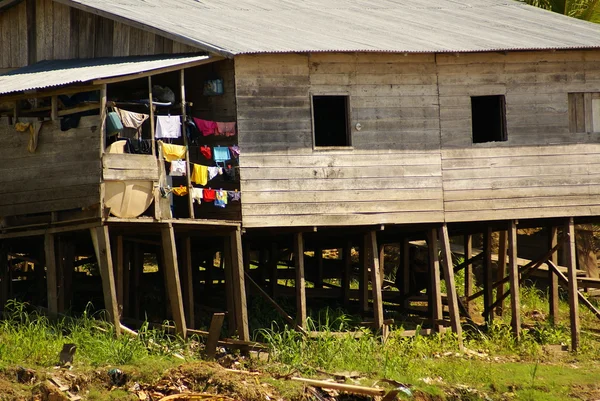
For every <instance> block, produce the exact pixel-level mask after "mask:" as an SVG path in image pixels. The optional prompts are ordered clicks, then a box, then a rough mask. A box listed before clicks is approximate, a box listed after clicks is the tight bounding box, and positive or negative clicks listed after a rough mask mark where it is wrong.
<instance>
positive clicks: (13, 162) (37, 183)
mask: <svg viewBox="0 0 600 401" xmlns="http://www.w3.org/2000/svg"><path fill="white" fill-rule="evenodd" d="M99 135H100V130H99V124H98V117H97V116H95V117H94V116H91V117H83V118H82V119H81V121H80V123H79V127H78V128H76V129H71V130H68V131H64V132H63V131H61V130H60V124H59V123H58V122H51V121H48V122H45V123H44V125H43V127H42V129H41V132H40V134H39V141H38V147H37V150H36V151H35V153H29V152H28V151H27V144H28V142H29V131H27V132H17V131H16V130H15V128H14V127H13V126H10V125H8V124H7V123H6V121H5V120H4V121H1V122H0V142H1V143H2V147H1V148H0V160H2V162H1V163H0V217H1V216H12V215H20V214H28V213H43V212H51V211H59V210H68V209H76V208H86V207H91V206H94V205H97V204H99V202H100V179H101V176H102V164H101V161H100V159H99V158H98V154H99V152H100V149H99V146H100V136H99Z"/></svg>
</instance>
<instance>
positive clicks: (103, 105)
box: [57, 84, 108, 158]
mask: <svg viewBox="0 0 600 401" xmlns="http://www.w3.org/2000/svg"><path fill="white" fill-rule="evenodd" d="M107 97H108V90H107V86H106V84H104V85H102V87H101V88H100V158H102V155H103V154H104V149H105V148H106V101H107ZM57 107H58V106H57ZM57 114H58V112H57Z"/></svg>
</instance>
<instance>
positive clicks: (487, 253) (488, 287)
mask: <svg viewBox="0 0 600 401" xmlns="http://www.w3.org/2000/svg"><path fill="white" fill-rule="evenodd" d="M483 254H484V257H483V291H484V293H483V307H484V316H483V318H484V319H485V321H486V323H487V324H490V323H491V322H492V320H494V311H493V310H491V309H490V305H491V304H492V303H493V302H494V301H493V296H494V290H493V285H494V281H493V277H492V228H491V227H487V229H486V231H485V232H484V233H483Z"/></svg>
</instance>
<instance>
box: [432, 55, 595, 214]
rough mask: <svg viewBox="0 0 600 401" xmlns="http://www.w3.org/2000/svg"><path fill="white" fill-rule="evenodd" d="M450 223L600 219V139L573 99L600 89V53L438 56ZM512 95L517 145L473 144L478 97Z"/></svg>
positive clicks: (511, 128) (510, 114) (509, 104)
mask: <svg viewBox="0 0 600 401" xmlns="http://www.w3.org/2000/svg"><path fill="white" fill-rule="evenodd" d="M437 65H438V71H439V74H438V76H439V90H440V105H441V106H440V107H441V108H440V114H441V119H440V125H441V137H442V170H443V182H444V209H445V213H446V221H448V222H453V221H472V220H494V219H523V218H538V217H560V216H587V215H598V214H600V197H599V196H598V195H600V134H582V133H579V134H577V133H571V132H569V115H568V110H569V107H568V93H569V92H598V91H600V52H597V51H570V52H524V53H508V54H506V55H504V54H501V53H493V54H472V55H460V56H459V57H456V56H454V55H438V56H437ZM479 95H505V97H506V122H507V130H508V141H506V142H492V143H482V144H473V143H472V139H471V103H470V102H471V100H470V97H471V96H479Z"/></svg>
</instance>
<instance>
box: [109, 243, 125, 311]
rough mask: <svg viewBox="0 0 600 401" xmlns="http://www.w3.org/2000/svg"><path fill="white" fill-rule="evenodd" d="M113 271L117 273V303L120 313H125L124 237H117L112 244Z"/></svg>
mask: <svg viewBox="0 0 600 401" xmlns="http://www.w3.org/2000/svg"><path fill="white" fill-rule="evenodd" d="M111 250H112V258H113V261H112V262H113V269H114V273H115V291H116V292H117V302H118V304H119V311H120V312H121V313H122V312H123V269H124V268H123V263H124V261H123V236H122V235H115V236H114V237H113V238H112V242H111Z"/></svg>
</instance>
